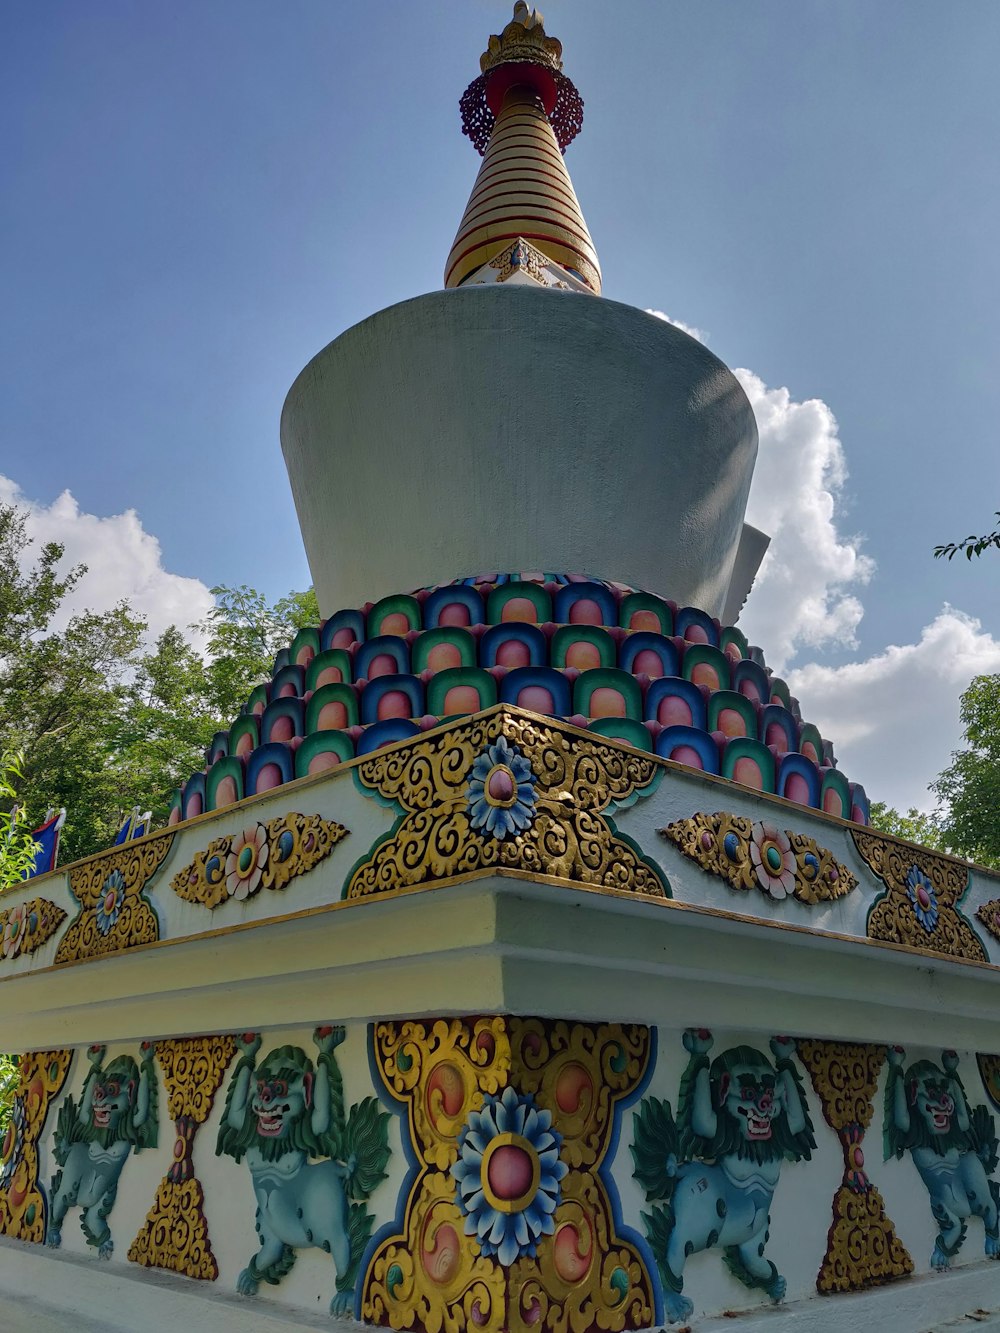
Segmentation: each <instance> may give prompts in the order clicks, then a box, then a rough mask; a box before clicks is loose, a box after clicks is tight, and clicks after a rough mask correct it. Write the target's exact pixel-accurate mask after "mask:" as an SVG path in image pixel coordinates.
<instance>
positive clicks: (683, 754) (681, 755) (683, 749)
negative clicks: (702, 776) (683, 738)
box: [668, 745, 703, 768]
mask: <svg viewBox="0 0 1000 1333" xmlns="http://www.w3.org/2000/svg"><path fill="white" fill-rule="evenodd" d="M668 757H669V758H670V759H672V760H673V761H674V763H675V764H687V766H688V768H701V767H702V766H703V765H702V762H701V755H700V754H699V753H698V751H697V750H695V749H694V748H693V747H692V746H690V745H678V747H677V749H676V750H674V751H673V752H672V753H671V754H670V755H669V756H668Z"/></svg>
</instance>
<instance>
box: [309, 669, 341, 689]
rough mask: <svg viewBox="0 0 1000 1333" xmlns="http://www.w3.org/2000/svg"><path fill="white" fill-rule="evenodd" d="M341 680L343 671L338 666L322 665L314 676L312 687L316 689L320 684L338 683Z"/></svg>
mask: <svg viewBox="0 0 1000 1333" xmlns="http://www.w3.org/2000/svg"><path fill="white" fill-rule="evenodd" d="M343 680H344V673H343V672H342V671H341V669H340V667H337V666H328V667H324V668H323V670H322V671H321V672H320V673H319V675H318V676H317V678H316V684H315V687H314V688H315V689H317V690H318V689H319V687H320V686H321V685H340V684H342V683H343Z"/></svg>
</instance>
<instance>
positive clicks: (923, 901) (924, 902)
mask: <svg viewBox="0 0 1000 1333" xmlns="http://www.w3.org/2000/svg"><path fill="white" fill-rule="evenodd" d="M917 902H918V903H919V904H920V906H921V907H922V908H923V909H924V911H925V912H926V911H927V909H928V907H930V905H931V895H930V894H929V893H928V892H927V890H926V889H925V888H924V886H923V885H922V884H918V885H917Z"/></svg>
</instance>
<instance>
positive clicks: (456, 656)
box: [427, 643, 462, 671]
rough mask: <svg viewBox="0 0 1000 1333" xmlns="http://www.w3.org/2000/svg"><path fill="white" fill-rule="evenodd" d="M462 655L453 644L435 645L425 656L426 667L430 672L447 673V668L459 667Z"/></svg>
mask: <svg viewBox="0 0 1000 1333" xmlns="http://www.w3.org/2000/svg"><path fill="white" fill-rule="evenodd" d="M461 665H462V654H461V653H460V652H459V650H458V647H457V646H456V645H455V644H454V643H437V644H435V645H434V647H433V648H432V649H431V650H430V652H429V653H428V654H427V666H428V668H429V669H430V670H431V671H447V670H448V668H449V667H460V666H461Z"/></svg>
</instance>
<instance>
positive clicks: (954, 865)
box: [851, 829, 989, 963]
mask: <svg viewBox="0 0 1000 1333" xmlns="http://www.w3.org/2000/svg"><path fill="white" fill-rule="evenodd" d="M851 837H852V838H853V839H854V845H855V846H856V847H857V849H858V852H859V854H860V855H861V857H862V859H863V860H864V862H865V864H866V865H867V866H868V867H869V869H870V870H871V871H872V872H873V873H874V874H876V875H877V876H878V877H879V879H880V880H881V881H882V883H883V884H884V885H885V889H886V891H885V893H883V894H882V895H881V896H880V897H879V898H878V899H877V900H876V902H875V903H874V905H873V906H872V908H871V911H870V912H869V913H868V938H869V939H873V940H884V941H887V942H890V943H892V944H905V945H908V946H909V947H910V948H914V949H923V950H928V951H930V952H931V953H939V954H944V955H945V956H946V957H948V958H964V959H967V960H969V961H972V962H977V963H985V962H988V961H989V957H988V955H987V952H986V948H985V946H984V945H983V942H982V940H981V939H980V938H979V936H978V935H977V934H976V932H975V930H974V929H973V928H972V926H971V925H970V923H969V922H968V920H967V919H966V918H965V916H964V915H963V914H962V912H961V911H960V910H959V904H960V902H961V901H962V898H963V896H964V895H965V892H966V890H967V889H968V887H969V867H968V866H967V865H963V864H962V862H960V861H955V860H953V859H952V858H951V857H948V856H939V855H938V854H937V853H935V852H930V851H927V850H926V849H925V848H923V847H911V846H909V845H907V844H906V843H901V842H897V841H896V840H895V839H894V838H889V837H886V835H885V834H882V833H875V832H872V831H871V830H868V829H852V830H851Z"/></svg>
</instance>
